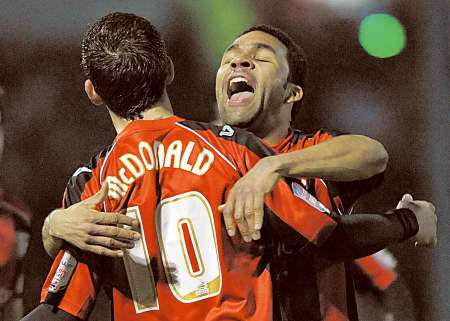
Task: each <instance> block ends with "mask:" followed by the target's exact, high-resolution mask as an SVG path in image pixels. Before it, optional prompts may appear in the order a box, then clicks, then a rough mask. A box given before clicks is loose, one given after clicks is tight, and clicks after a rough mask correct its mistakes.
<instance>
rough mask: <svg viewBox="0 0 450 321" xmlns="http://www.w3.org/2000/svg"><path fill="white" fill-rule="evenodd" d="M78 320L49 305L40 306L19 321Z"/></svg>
mask: <svg viewBox="0 0 450 321" xmlns="http://www.w3.org/2000/svg"><path fill="white" fill-rule="evenodd" d="M79 320H81V319H80V318H77V317H74V316H73V315H71V314H69V313H67V312H65V311H63V310H60V309H58V308H55V307H53V306H51V305H49V304H40V305H39V306H37V307H36V308H35V309H34V310H32V311H31V312H30V313H28V314H27V315H26V316H24V317H23V318H22V319H20V321H79Z"/></svg>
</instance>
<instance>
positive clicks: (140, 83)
mask: <svg viewBox="0 0 450 321" xmlns="http://www.w3.org/2000/svg"><path fill="white" fill-rule="evenodd" d="M81 68H82V69H83V72H84V74H85V76H86V77H87V78H88V79H90V80H91V81H92V83H93V85H94V88H95V91H96V92H97V93H98V94H99V95H100V97H101V98H102V100H103V101H104V102H105V104H106V105H107V106H108V108H109V109H110V110H112V111H113V112H114V113H116V114H117V115H119V116H120V117H123V118H126V119H136V118H142V115H141V113H142V112H143V111H144V110H146V109H148V108H149V107H150V106H151V105H153V104H154V103H155V102H157V101H158V100H159V99H160V98H161V96H162V94H163V92H164V88H165V85H166V78H167V76H168V72H169V70H170V68H171V67H170V58H169V56H168V55H167V51H166V47H165V44H164V41H163V39H162V37H161V35H160V34H159V32H158V30H156V28H155V27H154V26H153V25H152V24H151V23H150V22H149V21H148V20H146V19H144V18H142V17H139V16H136V15H134V14H130V13H121V12H114V13H111V14H108V15H106V16H104V17H102V18H100V19H99V20H97V21H96V22H95V23H94V24H92V25H91V26H90V27H89V29H88V31H87V32H86V34H85V36H84V38H83V42H82V47H81Z"/></svg>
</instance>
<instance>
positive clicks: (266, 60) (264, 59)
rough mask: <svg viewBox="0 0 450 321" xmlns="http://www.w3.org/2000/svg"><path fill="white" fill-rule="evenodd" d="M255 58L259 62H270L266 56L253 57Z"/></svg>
mask: <svg viewBox="0 0 450 321" xmlns="http://www.w3.org/2000/svg"><path fill="white" fill-rule="evenodd" d="M255 60H256V61H260V62H271V61H270V59H269V58H267V57H255Z"/></svg>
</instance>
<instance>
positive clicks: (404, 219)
mask: <svg viewBox="0 0 450 321" xmlns="http://www.w3.org/2000/svg"><path fill="white" fill-rule="evenodd" d="M390 212H391V213H392V215H395V217H396V218H398V220H399V221H400V223H401V224H402V226H403V230H404V234H403V238H402V241H404V240H407V239H409V238H410V237H412V236H414V235H416V234H417V232H419V222H418V221H417V218H416V214H414V212H413V211H411V210H410V209H409V208H400V209H395V210H392V211H390ZM388 214H389V212H388Z"/></svg>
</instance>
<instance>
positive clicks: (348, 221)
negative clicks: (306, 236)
mask: <svg viewBox="0 0 450 321" xmlns="http://www.w3.org/2000/svg"><path fill="white" fill-rule="evenodd" d="M334 219H335V220H336V221H337V222H338V226H337V227H336V229H335V230H334V231H333V233H332V234H331V236H330V237H329V238H328V239H327V240H326V241H325V243H324V244H323V245H322V246H321V247H320V248H318V251H319V252H318V254H319V255H320V256H323V257H324V258H326V259H329V260H345V259H354V258H358V257H363V256H367V255H370V254H373V253H375V252H378V251H379V250H381V249H383V248H385V247H386V246H388V245H391V244H393V243H397V242H401V241H404V240H406V239H408V238H410V237H412V236H414V235H416V234H417V232H418V231H419V225H418V222H417V219H416V215H415V214H414V213H413V212H412V211H411V210H409V209H397V210H393V211H391V212H388V213H386V214H352V215H343V216H337V215H335V216H334Z"/></svg>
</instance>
